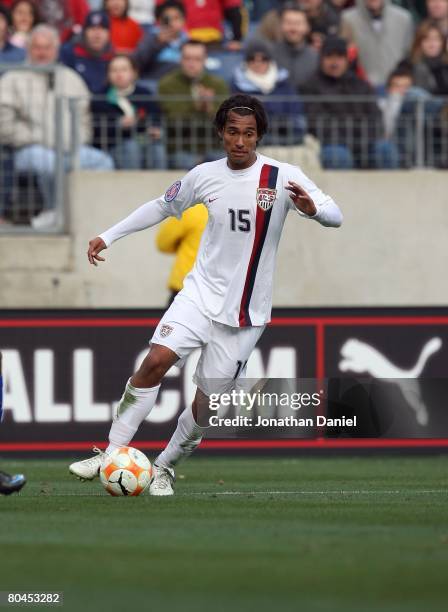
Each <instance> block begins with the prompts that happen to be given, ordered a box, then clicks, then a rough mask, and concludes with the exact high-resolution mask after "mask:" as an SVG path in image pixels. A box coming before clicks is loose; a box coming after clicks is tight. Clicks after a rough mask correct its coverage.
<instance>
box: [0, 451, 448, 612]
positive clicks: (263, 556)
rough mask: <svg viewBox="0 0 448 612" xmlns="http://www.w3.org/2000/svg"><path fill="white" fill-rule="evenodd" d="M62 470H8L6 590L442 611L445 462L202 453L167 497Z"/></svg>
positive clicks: (1, 535) (152, 603)
mask: <svg viewBox="0 0 448 612" xmlns="http://www.w3.org/2000/svg"><path fill="white" fill-rule="evenodd" d="M67 464H68V461H61V460H51V461H50V460H42V461H39V460H36V461H21V462H18V461H17V462H13V461H10V460H8V459H3V460H2V461H1V466H2V469H5V470H8V471H11V472H17V471H23V472H25V473H26V475H27V476H28V479H29V483H28V484H27V486H26V487H25V489H24V490H23V492H22V493H21V494H20V495H16V496H10V497H0V562H1V563H0V567H1V571H0V590H3V591H5V590H17V589H20V590H31V591H35V590H37V591H64V593H65V602H64V607H63V608H62V609H65V610H67V611H68V610H70V611H71V610H73V611H80V612H84V611H86V610H96V611H98V610H101V611H103V610H104V611H106V612H110V611H112V610H114V611H115V610H120V611H123V612H134V610H158V611H160V612H171V611H173V610H183V611H190V610H191V611H197V612H202V611H204V612H205V611H211V612H218V611H221V610H226V611H231V612H239V611H244V612H246V611H251V610H253V611H257V612H277V611H278V610H288V611H289V610H303V611H305V612H308V611H314V610H316V611H321V610H322V611H324V610H325V611H327V610H328V611H331V612H339V611H341V612H342V611H344V612H352V611H353V612H355V611H356V612H365V611H367V612H370V611H373V610H375V611H380V610H381V611H382V612H389V611H391V612H392V611H393V612H398V611H403V612H405V611H406V612H410V611H419V612H421V611H424V612H430V611H433V610H447V609H448V486H447V467H448V457H446V456H436V457H418V458H417V457H400V458H396V457H363V458H359V457H358V458H352V457H350V458H284V457H271V458H266V457H265V458H254V457H250V458H228V459H223V458H210V457H201V456H199V457H194V458H192V459H190V461H189V462H187V463H185V464H183V465H182V466H180V468H179V469H178V475H179V476H180V477H179V478H178V482H177V487H176V492H177V494H176V496H175V497H174V498H164V499H161V498H151V497H140V498H112V497H110V496H109V495H107V494H106V493H105V492H104V491H103V489H102V487H101V485H100V484H99V482H98V481H96V482H93V483H80V482H78V481H77V480H74V479H72V477H71V476H70V475H69V474H68V471H67ZM5 609H6V608H5Z"/></svg>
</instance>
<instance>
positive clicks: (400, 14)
mask: <svg viewBox="0 0 448 612" xmlns="http://www.w3.org/2000/svg"><path fill="white" fill-rule="evenodd" d="M374 22H375V20H374V19H372V17H371V15H370V13H369V11H368V10H367V9H366V6H365V0H356V6H355V7H353V8H351V9H347V10H346V11H343V13H342V19H341V34H342V36H344V38H347V40H349V41H350V42H352V43H353V44H355V45H356V47H357V48H358V52H359V53H358V55H359V61H360V62H361V65H362V67H363V68H364V70H365V72H366V74H367V78H368V79H369V81H370V83H371V84H372V85H374V86H375V87H376V86H381V85H384V84H385V83H386V81H387V77H388V76H389V74H390V73H391V72H392V70H393V69H394V68H395V66H396V65H397V64H398V63H399V62H400V61H401V60H402V59H404V58H405V57H406V56H407V55H408V53H409V51H410V49H411V45H412V41H413V36H414V25H413V21H412V16H411V14H410V13H409V11H407V10H405V9H403V8H400V7H399V6H394V5H393V4H392V3H391V0H384V8H383V14H382V19H381V28H379V29H376V28H375V27H374Z"/></svg>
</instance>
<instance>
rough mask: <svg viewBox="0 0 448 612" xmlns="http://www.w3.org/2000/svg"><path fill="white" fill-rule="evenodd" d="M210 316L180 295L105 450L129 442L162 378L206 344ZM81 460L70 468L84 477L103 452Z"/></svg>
mask: <svg viewBox="0 0 448 612" xmlns="http://www.w3.org/2000/svg"><path fill="white" fill-rule="evenodd" d="M208 329H209V320H208V319H207V318H206V317H204V315H202V313H200V312H199V311H198V309H197V307H196V306H195V305H194V304H193V303H192V302H191V301H189V300H187V299H185V298H183V297H182V296H181V295H179V296H178V297H177V298H176V300H175V301H174V302H173V304H172V305H171V306H170V308H169V309H168V310H167V311H166V313H165V314H164V316H163V317H162V319H161V320H160V322H159V324H158V326H157V328H156V330H155V332H154V335H153V337H152V339H151V350H150V351H149V353H148V355H147V356H146V357H145V359H144V360H143V362H142V365H141V366H140V368H139V369H138V371H137V372H136V373H135V374H134V375H133V376H132V377H131V378H130V379H129V381H128V383H127V385H126V388H125V391H124V393H123V396H122V398H121V400H120V403H119V405H118V408H117V412H116V416H115V418H114V421H113V423H112V426H111V429H110V434H109V446H108V447H107V449H106V453H110V452H113V451H114V450H115V449H116V448H119V447H120V446H128V445H129V443H130V441H131V440H132V438H133V437H134V435H135V433H136V431H137V429H138V427H139V426H140V424H141V423H142V422H143V421H144V419H145V418H146V417H147V416H148V415H149V413H150V412H151V410H152V408H153V407H154V405H155V403H156V400H157V395H158V392H159V389H160V384H161V381H162V378H163V377H164V375H165V374H166V372H167V371H168V370H169V369H170V368H171V367H172V366H173V365H174V364H175V363H176V364H177V365H178V367H181V365H182V364H183V362H184V360H185V359H186V357H187V356H188V355H189V354H190V352H191V351H192V350H194V349H195V348H197V347H199V346H201V345H202V344H203V340H202V338H203V337H204V336H206V335H207V333H208ZM94 450H95V451H96V453H97V455H96V456H94V457H91V458H89V459H85V460H84V461H78V462H76V463H73V464H72V465H71V466H70V468H69V469H70V472H71V473H72V474H74V475H75V476H78V477H79V478H81V479H83V480H91V479H92V478H95V476H97V475H98V474H99V469H100V467H101V463H102V461H103V458H104V453H101V451H100V450H99V449H94Z"/></svg>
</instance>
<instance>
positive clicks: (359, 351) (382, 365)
mask: <svg viewBox="0 0 448 612" xmlns="http://www.w3.org/2000/svg"><path fill="white" fill-rule="evenodd" d="M441 347H442V340H441V339H440V338H437V337H436V338H431V339H430V340H428V342H426V344H425V345H424V346H423V348H422V350H421V352H420V355H419V357H418V359H417V362H416V363H415V365H414V367H413V368H411V369H409V370H404V369H402V368H399V367H398V366H396V365H395V364H393V363H391V361H389V359H387V357H385V356H384V355H382V354H381V353H380V352H379V351H378V350H377V349H375V348H373V346H370V345H369V344H366V343H365V342H361V341H360V340H356V339H355V338H351V339H350V340H347V342H346V343H345V344H344V346H343V347H342V349H341V357H342V360H341V361H340V363H339V369H340V370H341V372H348V371H350V372H356V373H358V374H360V373H364V372H365V373H367V374H370V375H371V376H373V378H393V379H400V378H407V379H417V378H418V377H419V376H420V375H421V373H422V372H423V369H424V368H425V366H426V364H427V362H428V359H429V358H430V357H431V355H433V354H434V353H436V352H437V351H439V350H440V349H441ZM394 383H395V384H397V385H398V386H399V387H400V390H401V392H402V394H403V396H404V397H405V398H406V400H407V401H408V403H409V405H410V406H411V408H412V409H413V410H414V413H415V417H416V419H417V422H418V423H419V424H420V425H427V424H428V420H429V416H428V410H427V408H426V406H425V404H424V403H423V401H422V398H421V392H420V384H419V383H418V381H417V380H413V381H408V382H406V384H404V383H402V384H400V382H399V380H394Z"/></svg>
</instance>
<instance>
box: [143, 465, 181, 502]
mask: <svg viewBox="0 0 448 612" xmlns="http://www.w3.org/2000/svg"><path fill="white" fill-rule="evenodd" d="M152 471H153V475H152V478H151V482H150V483H149V494H150V495H157V496H159V497H161V496H165V495H174V491H173V484H174V481H175V480H176V477H175V475H174V470H173V469H172V468H165V467H162V466H160V465H156V464H154V465H153V466H152Z"/></svg>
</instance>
